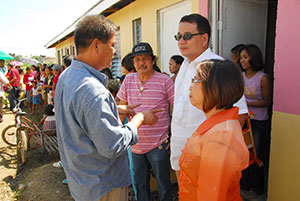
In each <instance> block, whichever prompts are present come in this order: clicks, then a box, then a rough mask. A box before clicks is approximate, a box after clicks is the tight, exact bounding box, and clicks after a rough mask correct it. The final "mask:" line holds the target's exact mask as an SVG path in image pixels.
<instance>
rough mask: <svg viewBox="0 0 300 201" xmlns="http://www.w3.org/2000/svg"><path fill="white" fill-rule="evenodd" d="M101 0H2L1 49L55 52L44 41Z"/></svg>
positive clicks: (19, 52)
mask: <svg viewBox="0 0 300 201" xmlns="http://www.w3.org/2000/svg"><path fill="white" fill-rule="evenodd" d="M98 1H99V0H1V4H0V5H1V6H0V50H1V51H3V52H5V53H16V54H21V55H27V56H30V55H40V54H43V55H48V56H55V50H54V48H52V49H48V50H47V49H46V48H45V47H44V45H45V44H46V43H47V42H49V41H50V40H51V39H53V38H54V37H55V36H57V35H58V34H59V33H61V32H62V31H63V30H64V29H65V28H67V27H68V26H69V25H70V24H72V23H73V22H74V21H75V20H76V19H77V18H79V17H80V16H81V15H82V14H83V13H84V12H85V11H87V10H88V9H89V8H90V7H92V6H93V5H94V4H96V3H97V2H98Z"/></svg>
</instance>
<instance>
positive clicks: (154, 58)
mask: <svg viewBox="0 0 300 201" xmlns="http://www.w3.org/2000/svg"><path fill="white" fill-rule="evenodd" d="M151 56H152V60H153V61H154V64H153V69H154V70H155V71H157V72H159V73H161V70H160V68H159V67H158V65H157V63H156V61H157V57H156V56H155V55H151Z"/></svg>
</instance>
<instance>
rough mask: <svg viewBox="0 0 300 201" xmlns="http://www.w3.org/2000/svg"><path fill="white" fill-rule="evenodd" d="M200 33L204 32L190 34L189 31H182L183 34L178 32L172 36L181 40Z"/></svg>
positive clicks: (189, 38)
mask: <svg viewBox="0 0 300 201" xmlns="http://www.w3.org/2000/svg"><path fill="white" fill-rule="evenodd" d="M202 34H205V33H195V34H192V33H190V32H186V33H184V34H183V35H181V34H180V33H177V34H176V35H175V36H174V38H175V40H177V41H179V40H180V39H181V38H182V39H183V40H191V38H193V36H196V35H202Z"/></svg>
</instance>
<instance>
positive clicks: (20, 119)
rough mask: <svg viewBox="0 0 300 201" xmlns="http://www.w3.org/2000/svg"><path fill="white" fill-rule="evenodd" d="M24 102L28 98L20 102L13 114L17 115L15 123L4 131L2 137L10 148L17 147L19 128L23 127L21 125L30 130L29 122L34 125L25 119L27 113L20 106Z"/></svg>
mask: <svg viewBox="0 0 300 201" xmlns="http://www.w3.org/2000/svg"><path fill="white" fill-rule="evenodd" d="M24 100H26V98H24V99H22V100H20V101H19V103H18V104H17V105H16V106H15V108H14V109H13V113H15V123H14V124H10V125H8V126H7V127H5V128H4V129H3V131H2V135H1V137H2V140H3V142H5V143H6V144H8V145H10V146H17V135H16V131H17V128H19V127H21V125H22V126H25V127H28V128H30V127H29V125H28V123H27V122H29V123H32V122H31V121H30V119H28V118H26V117H25V115H26V113H25V112H22V110H21V108H20V104H21V102H22V101H24Z"/></svg>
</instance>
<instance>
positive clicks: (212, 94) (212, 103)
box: [197, 59, 244, 113]
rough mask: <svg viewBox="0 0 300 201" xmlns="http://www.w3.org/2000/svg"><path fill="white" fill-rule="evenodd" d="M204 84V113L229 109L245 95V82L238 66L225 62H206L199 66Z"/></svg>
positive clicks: (200, 76) (199, 73)
mask: <svg viewBox="0 0 300 201" xmlns="http://www.w3.org/2000/svg"><path fill="white" fill-rule="evenodd" d="M197 74H198V76H199V78H200V80H201V83H202V90H203V96H204V100H203V111H204V112H205V113H207V112H209V111H210V110H211V109H213V108H214V107H216V109H228V108H231V107H232V106H233V104H234V103H236V102H237V101H238V100H239V99H240V98H241V97H242V96H243V94H244V81H243V77H242V74H241V71H240V70H239V68H238V66H237V65H235V64H234V63H233V62H231V61H228V60H225V61H221V60H216V59H214V60H206V61H203V62H200V63H199V64H198V65H197Z"/></svg>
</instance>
